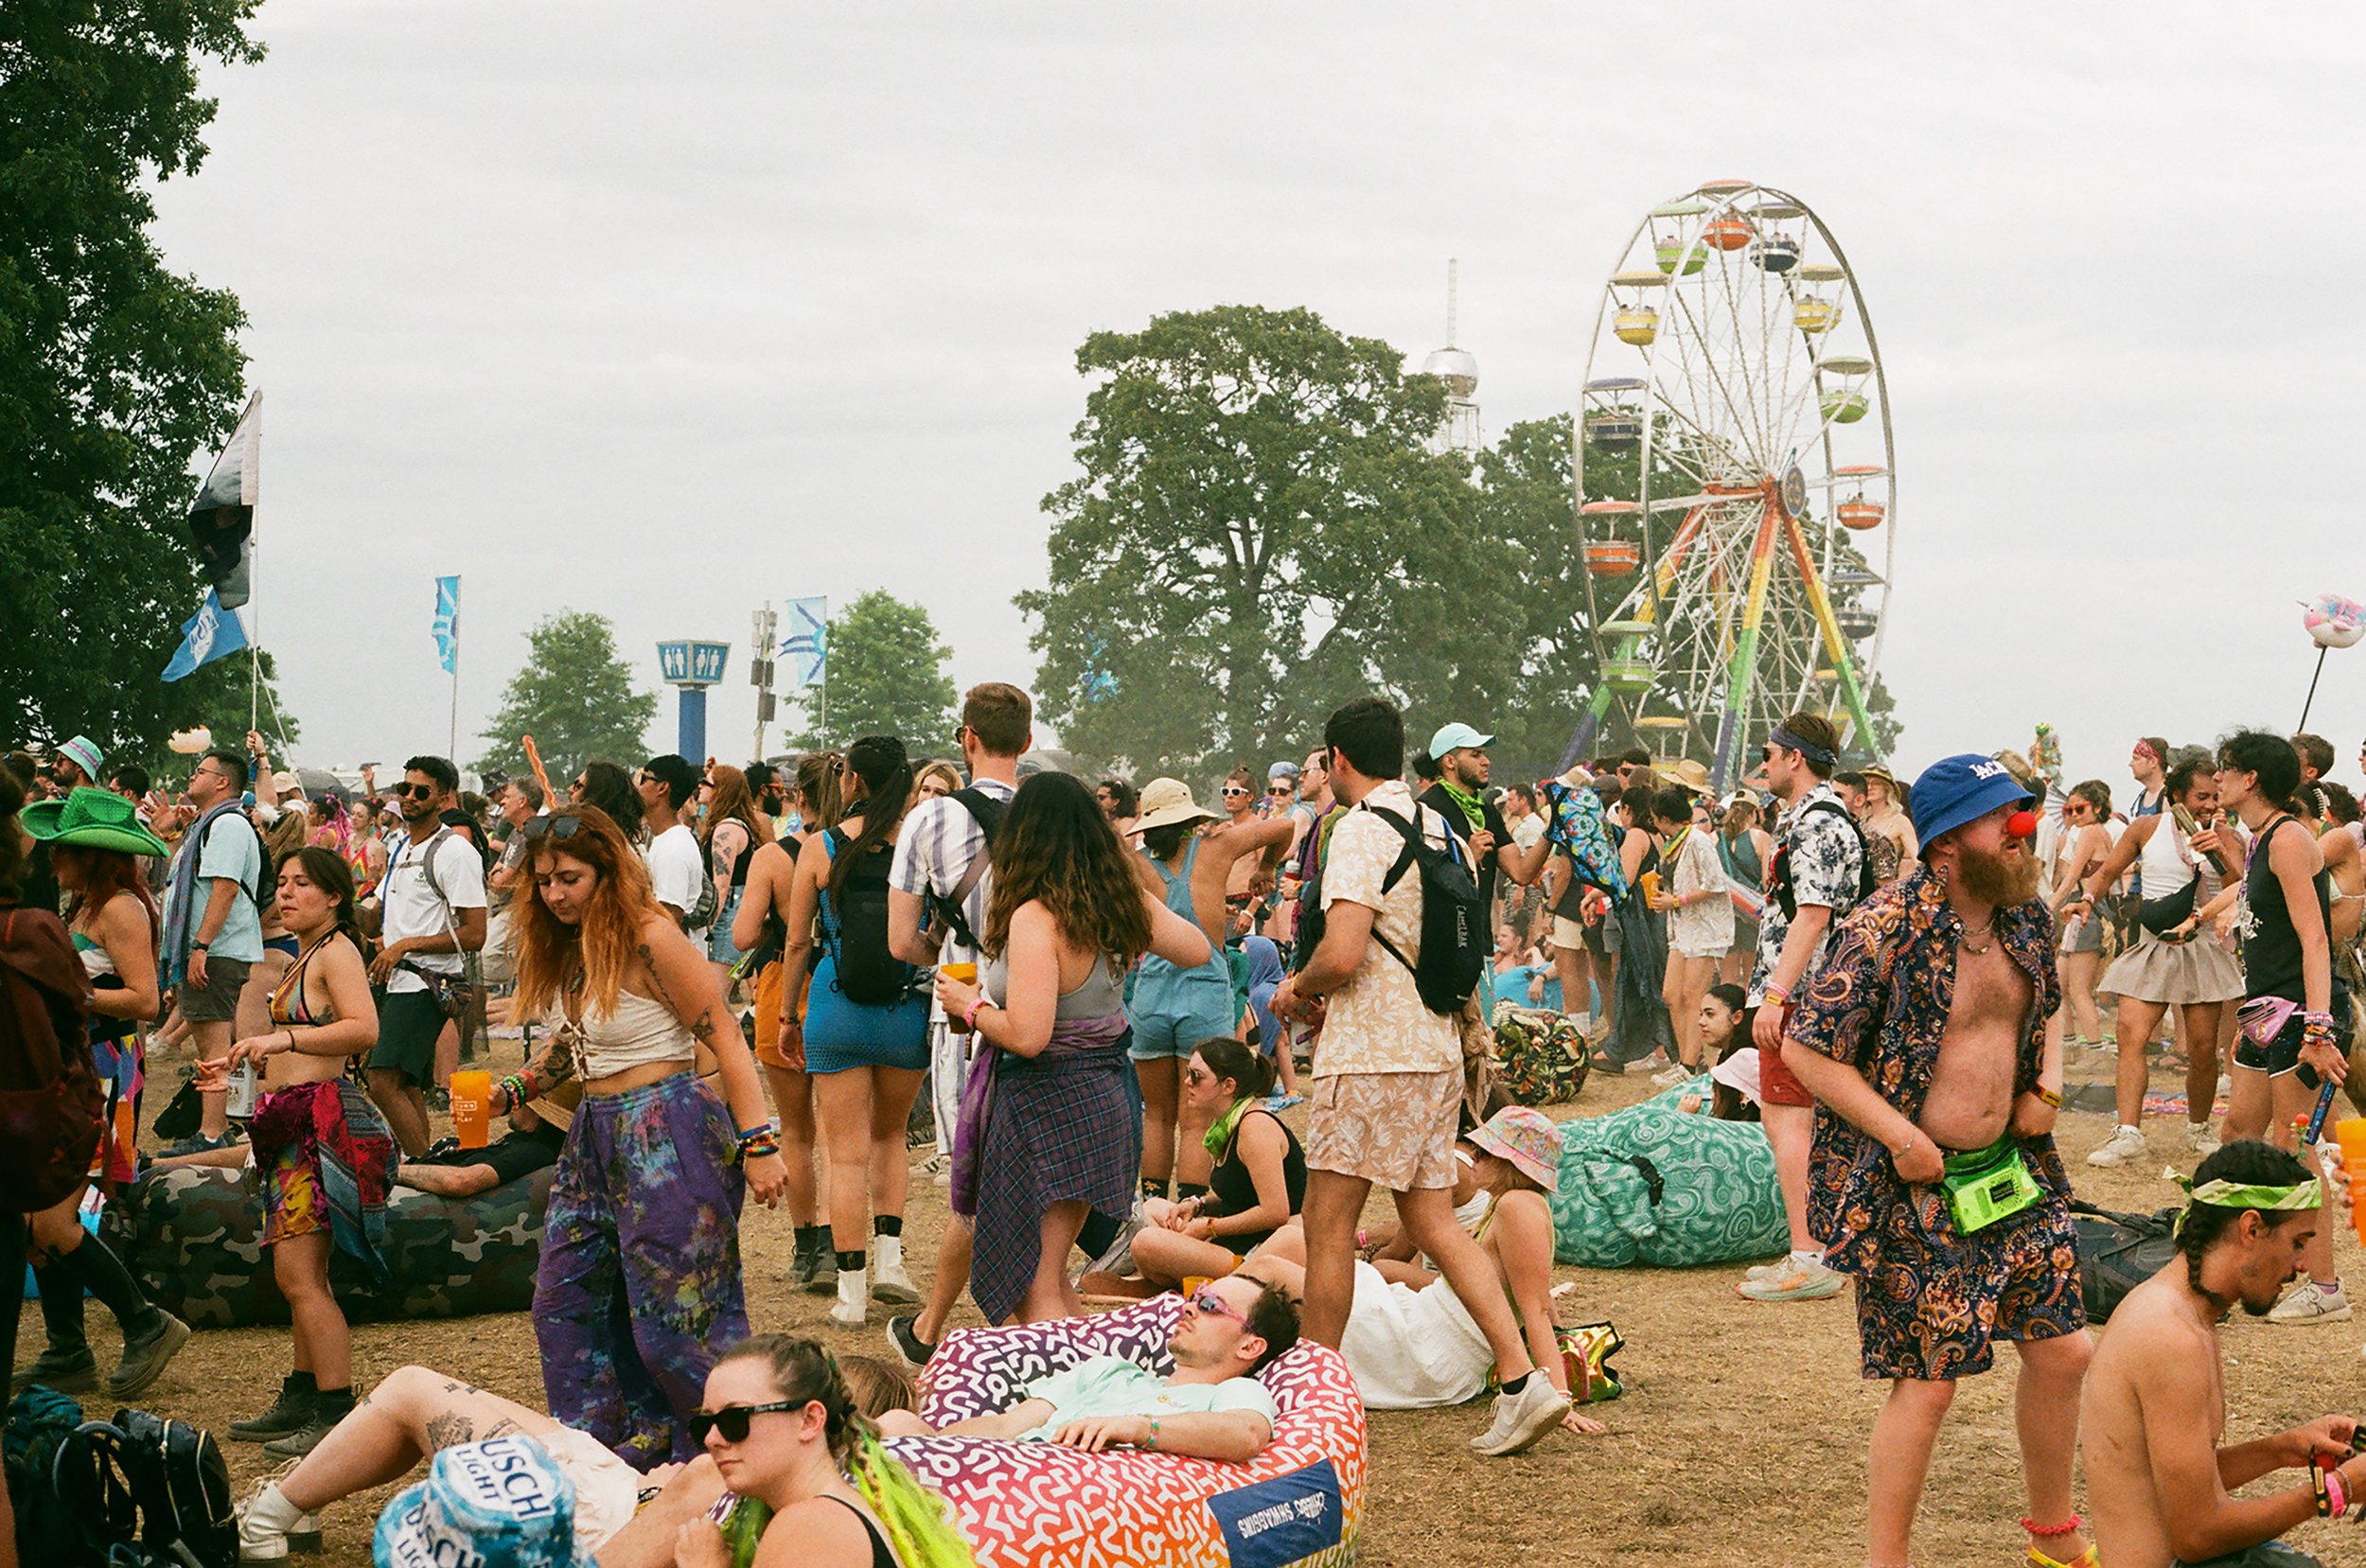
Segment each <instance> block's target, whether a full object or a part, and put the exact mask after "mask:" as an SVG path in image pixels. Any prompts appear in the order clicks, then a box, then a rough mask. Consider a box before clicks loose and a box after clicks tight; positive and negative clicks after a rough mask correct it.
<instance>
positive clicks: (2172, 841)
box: [2136, 812, 2194, 901]
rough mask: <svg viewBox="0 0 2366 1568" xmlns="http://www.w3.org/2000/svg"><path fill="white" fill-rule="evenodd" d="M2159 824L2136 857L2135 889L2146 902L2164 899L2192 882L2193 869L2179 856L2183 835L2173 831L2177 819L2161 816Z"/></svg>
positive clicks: (2163, 814)
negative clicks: (2136, 874)
mask: <svg viewBox="0 0 2366 1568" xmlns="http://www.w3.org/2000/svg"><path fill="white" fill-rule="evenodd" d="M2160 823H2161V825H2160V826H2158V827H2156V828H2154V829H2153V830H2152V836H2151V837H2148V838H2146V839H2145V847H2144V850H2143V851H2142V853H2140V854H2138V855H2137V857H2136V869H2137V872H2138V881H2137V887H2138V889H2139V890H2140V891H2142V892H2143V894H2144V896H2145V899H2146V900H2147V901H2150V900H2153V899H2161V898H2167V897H2168V896H2169V895H2170V894H2172V893H2175V892H2179V891H2181V890H2183V888H2184V886H2185V884H2186V883H2188V882H2191V881H2192V880H2193V879H2194V868H2193V867H2192V866H2189V865H2187V864H2186V863H2185V856H2184V855H2183V854H2181V853H2180V844H2181V840H2182V839H2183V837H2184V835H2182V834H2181V833H2180V832H2178V830H2177V819H2176V818H2174V817H2172V816H2170V815H2169V814H2168V813H2167V812H2163V813H2162V814H2161V818H2160Z"/></svg>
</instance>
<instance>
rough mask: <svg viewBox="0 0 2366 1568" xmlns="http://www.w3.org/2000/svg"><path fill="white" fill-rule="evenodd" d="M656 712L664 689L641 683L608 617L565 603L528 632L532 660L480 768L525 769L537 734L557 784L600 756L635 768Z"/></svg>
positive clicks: (512, 690)
mask: <svg viewBox="0 0 2366 1568" xmlns="http://www.w3.org/2000/svg"><path fill="white" fill-rule="evenodd" d="M656 717H657V693H656V692H655V691H636V690H635V689H634V688H633V683H632V666H631V665H630V664H628V663H627V662H626V661H625V660H624V659H623V658H622V657H621V656H620V655H619V654H618V653H617V651H616V628H615V627H614V626H613V625H610V624H609V619H608V617H607V616H605V615H595V614H593V613H592V612H591V611H589V610H574V609H562V610H560V611H559V612H558V613H557V614H556V615H546V616H544V617H543V618H542V619H541V620H539V621H538V622H536V623H535V625H534V629H533V630H532V631H530V632H528V633H526V661H525V663H524V665H523V666H521V668H520V669H519V671H518V673H517V674H516V675H513V676H511V677H510V678H509V685H508V687H507V689H505V690H504V691H503V693H502V705H501V711H500V712H499V713H497V714H494V715H493V722H492V725H491V727H490V728H489V729H487V730H486V731H485V738H486V740H489V741H491V742H492V743H493V745H492V749H490V750H488V751H486V753H485V755H483V756H482V757H479V758H478V759H477V761H476V769H477V771H478V772H480V773H483V772H489V771H491V770H493V769H495V768H499V769H501V770H502V771H503V772H505V773H512V774H521V773H523V772H524V771H525V770H526V754H525V748H524V747H523V746H522V745H521V744H520V741H519V737H521V736H522V735H532V736H533V737H534V744H535V746H536V747H537V749H539V750H540V751H541V753H542V766H543V767H544V768H545V769H547V770H548V771H549V773H550V776H551V782H552V784H556V785H559V786H561V787H564V786H565V784H566V781H567V780H569V779H571V778H573V777H574V774H575V770H576V769H577V768H580V767H581V766H583V765H584V764H585V763H587V762H591V761H592V760H593V759H595V758H601V757H605V758H607V759H608V760H609V761H610V762H618V763H622V764H624V765H625V766H627V767H631V766H635V765H636V764H638V763H640V762H641V761H643V760H644V758H645V757H646V756H647V755H648V751H647V746H648V740H647V734H648V729H649V725H650V723H651V721H653V720H654V719H656Z"/></svg>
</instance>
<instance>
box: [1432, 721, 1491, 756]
mask: <svg viewBox="0 0 2366 1568" xmlns="http://www.w3.org/2000/svg"><path fill="white" fill-rule="evenodd" d="M1494 744H1495V737H1494V736H1492V735H1482V734H1480V733H1479V732H1478V731H1476V730H1474V729H1472V728H1471V727H1470V726H1469V725H1467V724H1449V725H1447V726H1446V727H1445V728H1443V729H1441V730H1439V731H1438V733H1436V734H1434V735H1432V736H1430V737H1429V759H1430V761H1432V762H1436V761H1437V760H1438V759H1439V758H1440V757H1442V756H1444V755H1445V754H1446V753H1447V752H1449V751H1459V750H1461V749H1463V748H1464V747H1466V746H1475V747H1479V748H1481V749H1484V748H1486V747H1490V746H1492V745H1494Z"/></svg>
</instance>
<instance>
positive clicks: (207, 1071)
mask: <svg viewBox="0 0 2366 1568" xmlns="http://www.w3.org/2000/svg"><path fill="white" fill-rule="evenodd" d="M275 903H276V905H277V907H278V908H279V910H280V918H281V919H282V920H283V921H285V922H286V924H287V926H288V930H289V932H290V934H291V935H292V936H294V938H295V939H296V942H297V955H296V960H295V962H294V963H292V964H291V965H289V966H288V968H287V971H286V972H285V973H284V974H283V975H282V976H281V977H280V979H279V983H278V984H277V985H276V986H275V987H274V989H273V991H272V994H271V995H270V996H269V998H267V1000H266V1004H265V1012H266V1017H265V1021H264V1027H263V1028H262V1029H260V1030H258V1031H256V1032H255V1033H253V1034H250V1035H248V1036H246V1037H245V1038H244V1039H241V1040H240V1041H238V1043H237V1044H236V1045H234V1046H232V1047H231V1048H230V1053H229V1055H227V1056H225V1057H223V1058H222V1059H221V1061H220V1062H217V1063H208V1064H206V1066H204V1067H203V1068H202V1069H200V1070H201V1074H202V1076H201V1078H200V1084H201V1085H202V1086H203V1087H205V1088H209V1089H220V1088H221V1087H223V1086H225V1084H226V1083H227V1080H228V1076H229V1073H230V1071H231V1069H233V1068H235V1067H238V1066H243V1065H245V1064H249V1063H251V1064H253V1065H254V1066H256V1067H257V1068H258V1069H260V1071H261V1074H262V1085H263V1087H264V1089H265V1090H266V1092H265V1094H264V1095H263V1097H262V1099H261V1101H259V1102H257V1104H256V1108H255V1119H254V1121H253V1123H252V1124H251V1125H250V1126H249V1129H248V1136H249V1139H250V1146H251V1148H252V1149H253V1152H254V1159H255V1170H256V1174H257V1176H258V1177H259V1178H260V1179H261V1182H262V1186H263V1238H262V1241H263V1245H264V1246H266V1247H268V1248H270V1249H271V1262H272V1277H273V1278H274V1279H276V1280H277V1281H278V1283H279V1290H280V1294H281V1295H285V1296H286V1297H287V1298H288V1315H289V1320H290V1322H291V1326H292V1328H293V1332H294V1338H295V1369H294V1370H293V1371H292V1372H291V1373H290V1374H289V1375H288V1377H287V1378H286V1379H285V1380H284V1381H283V1382H282V1383H281V1384H280V1388H279V1398H278V1399H277V1400H276V1401H274V1402H273V1404H272V1406H271V1408H270V1409H268V1410H266V1411H264V1412H263V1413H262V1414H261V1415H259V1416H256V1417H253V1418H249V1419H247V1420H243V1421H238V1422H234V1423H233V1424H232V1425H231V1427H230V1436H232V1437H235V1438H238V1439H240V1440H242V1441H246V1442H259V1443H261V1444H263V1452H264V1453H267V1454H270V1455H271V1456H272V1457H274V1458H289V1457H292V1456H294V1455H297V1454H302V1453H310V1452H311V1451H312V1448H313V1446H314V1445H315V1444H317V1443H318V1442H319V1441H320V1440H321V1438H322V1437H324V1436H327V1433H328V1430H329V1428H331V1427H333V1426H335V1425H336V1424H337V1423H338V1421H340V1420H342V1419H343V1418H344V1416H345V1413H346V1412H347V1411H349V1410H351V1409H352V1408H353V1338H352V1334H351V1332H350V1330H348V1329H347V1327H346V1325H345V1316H344V1312H343V1310H341V1309H340V1308H339V1307H338V1305H337V1298H336V1297H335V1296H334V1295H330V1294H329V1290H328V1256H329V1250H330V1248H331V1247H332V1245H333V1246H335V1247H337V1248H340V1249H342V1250H344V1252H346V1253H348V1254H350V1255H351V1256H352V1257H354V1258H355V1259H357V1260H360V1261H361V1263H362V1266H363V1267H364V1268H366V1269H368V1270H369V1271H370V1273H371V1274H372V1275H374V1276H375V1277H377V1278H378V1279H379V1281H380V1283H383V1282H384V1281H385V1279H386V1278H387V1267H386V1262H385V1260H384V1258H383V1257H382V1256H381V1255H380V1251H379V1246H380V1242H382V1241H383V1240H384V1236H385V1221H386V1193H387V1189H388V1187H389V1186H391V1185H392V1184H393V1181H394V1172H395V1163H396V1154H395V1137H394V1134H393V1133H392V1132H390V1131H389V1130H388V1129H387V1126H386V1123H385V1122H384V1121H383V1120H382V1119H380V1116H379V1114H378V1108H377V1107H376V1106H375V1105H373V1104H372V1103H371V1102H370V1097H369V1095H368V1093H367V1092H366V1091H365V1090H364V1089H363V1088H362V1085H361V1084H359V1083H357V1082H355V1080H354V1079H353V1077H352V1075H351V1074H350V1073H349V1072H348V1071H347V1067H348V1065H349V1064H350V1063H351V1062H352V1060H353V1059H354V1058H355V1057H357V1056H360V1055H362V1054H364V1053H366V1052H367V1051H368V1050H369V1049H370V1048H372V1047H374V1046H376V1045H377V1044H378V1006H377V1003H376V1002H375V1001H374V1000H373V999H372V997H371V995H370V981H369V970H368V967H367V965H366V964H365V963H364V962H363V961H362V927H361V917H360V915H359V914H358V913H357V912H356V909H355V900H354V892H353V869H352V867H351V866H350V865H348V864H347V863H346V861H345V859H344V856H343V855H341V854H337V853H336V852H335V851H334V850H329V849H324V848H322V847H321V846H319V845H317V844H307V845H304V846H302V847H301V848H299V849H297V850H296V851H295V853H293V854H290V855H289V856H287V858H286V859H284V860H282V861H281V862H280V864H279V877H278V892H277V895H276V899H275Z"/></svg>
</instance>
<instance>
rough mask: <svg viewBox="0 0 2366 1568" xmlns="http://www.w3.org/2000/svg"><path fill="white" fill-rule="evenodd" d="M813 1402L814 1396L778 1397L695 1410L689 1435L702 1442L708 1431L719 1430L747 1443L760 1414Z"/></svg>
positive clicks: (729, 1438) (731, 1440)
mask: <svg viewBox="0 0 2366 1568" xmlns="http://www.w3.org/2000/svg"><path fill="white" fill-rule="evenodd" d="M812 1402H813V1401H811V1400H779V1401H774V1402H773V1403H771V1404H727V1405H725V1406H724V1407H723V1408H722V1409H720V1410H715V1411H706V1410H694V1411H692V1412H691V1414H690V1436H692V1437H693V1438H695V1439H696V1440H697V1441H698V1442H701V1443H703V1442H705V1441H706V1440H707V1434H708V1433H710V1432H719V1433H721V1434H722V1435H723V1441H725V1442H727V1443H744V1442H746V1441H747V1440H748V1423H749V1422H750V1421H752V1420H754V1419H755V1418H757V1417H758V1416H773V1415H779V1414H782V1413H783V1412H786V1411H790V1410H803V1409H804V1408H805V1406H807V1405H809V1404H811V1403H812Z"/></svg>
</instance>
